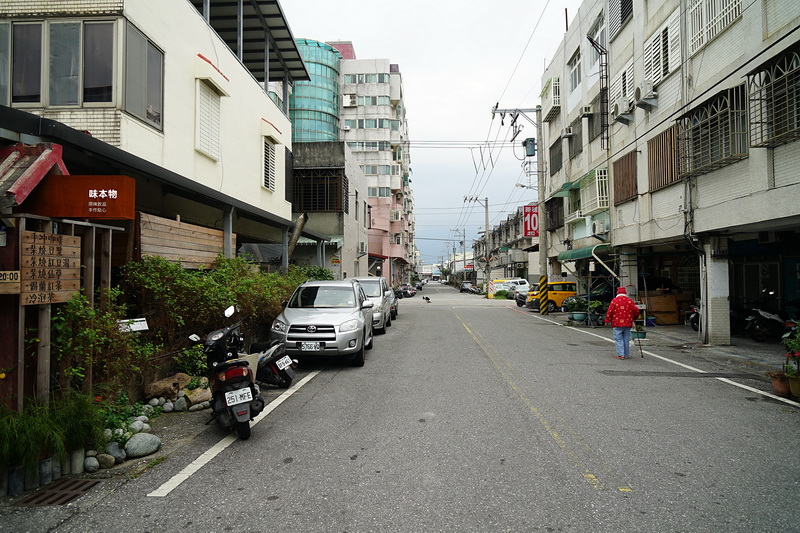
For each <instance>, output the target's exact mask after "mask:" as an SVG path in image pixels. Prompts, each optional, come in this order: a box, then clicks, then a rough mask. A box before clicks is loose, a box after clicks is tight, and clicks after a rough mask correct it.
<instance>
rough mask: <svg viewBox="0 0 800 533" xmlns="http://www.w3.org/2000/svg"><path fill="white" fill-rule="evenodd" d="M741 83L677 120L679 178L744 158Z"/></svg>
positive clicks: (744, 110) (745, 135)
mask: <svg viewBox="0 0 800 533" xmlns="http://www.w3.org/2000/svg"><path fill="white" fill-rule="evenodd" d="M749 146H750V142H749V133H748V129H747V102H746V95H745V90H744V85H739V86H738V87H734V88H732V89H727V90H724V91H722V92H721V93H719V94H717V95H716V96H714V97H713V98H711V100H709V101H708V102H706V103H704V104H702V105H700V106H698V107H697V108H695V109H693V110H692V111H690V112H689V113H687V114H686V115H684V116H683V117H682V118H680V119H679V120H678V163H679V170H678V172H679V174H680V177H690V176H698V175H700V174H705V173H707V172H711V171H712V170H715V169H718V168H722V167H724V166H727V165H730V164H732V163H735V162H736V161H739V160H741V159H744V158H746V157H747V156H748V151H749Z"/></svg>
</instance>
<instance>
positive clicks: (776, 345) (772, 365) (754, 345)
mask: <svg viewBox="0 0 800 533" xmlns="http://www.w3.org/2000/svg"><path fill="white" fill-rule="evenodd" d="M550 317H551V318H553V319H555V320H557V321H559V322H562V323H563V324H564V325H565V326H566V325H568V324H567V322H568V320H567V318H566V314H565V313H554V314H552V315H550ZM572 327H575V328H580V329H590V330H592V332H594V333H597V334H598V335H604V336H606V337H608V338H609V339H611V338H612V337H611V335H612V333H611V327H610V326H587V325H586V324H582V325H576V324H573V325H572ZM645 331H647V339H645V340H644V341H643V342H642V347H643V348H644V349H648V347H650V348H655V347H659V346H660V347H670V348H688V349H703V350H704V351H706V352H710V353H714V354H716V355H721V356H724V357H728V358H733V359H735V360H737V361H738V362H740V363H743V364H748V363H749V364H756V365H762V366H763V367H764V368H763V370H764V371H767V370H771V369H775V370H777V369H780V367H781V365H782V364H783V362H784V360H785V355H786V350H785V349H784V347H783V344H782V343H781V342H778V341H768V342H756V341H754V340H752V339H751V338H750V337H746V336H741V335H737V336H732V337H731V344H730V345H728V346H724V345H711V344H702V343H701V342H700V340H699V338H698V332H696V331H694V330H693V329H692V328H691V327H690V326H688V325H671V326H648V327H646V328H645Z"/></svg>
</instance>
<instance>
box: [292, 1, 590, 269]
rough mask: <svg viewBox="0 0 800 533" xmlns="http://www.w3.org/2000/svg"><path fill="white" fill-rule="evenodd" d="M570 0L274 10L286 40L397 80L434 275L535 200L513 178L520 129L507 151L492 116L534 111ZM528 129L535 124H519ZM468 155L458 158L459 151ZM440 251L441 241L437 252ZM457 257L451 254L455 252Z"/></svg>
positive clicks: (507, 134)
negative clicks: (327, 47)
mask: <svg viewBox="0 0 800 533" xmlns="http://www.w3.org/2000/svg"><path fill="white" fill-rule="evenodd" d="M579 5H580V1H579V0H533V1H530V0H529V1H522V2H520V1H510V0H494V1H491V2H487V1H486V0H459V1H456V0H425V1H423V0H395V1H392V2H386V1H382V0H366V1H365V0H360V1H355V0H336V1H331V0H281V6H282V7H283V10H284V13H285V15H286V18H287V19H288V21H289V25H290V27H291V29H292V33H293V34H294V37H295V38H308V39H314V40H317V41H323V42H324V41H339V40H341V41H352V42H353V46H354V47H355V52H356V56H357V57H358V58H359V59H371V58H376V59H384V58H385V59H389V60H390V61H391V62H392V63H396V64H398V65H399V66H400V72H401V73H402V76H403V86H404V90H405V92H404V96H405V103H406V117H407V119H408V123H409V137H410V140H411V147H410V153H411V168H412V172H413V173H412V176H411V180H412V188H413V190H414V198H415V205H416V208H415V214H416V230H417V231H416V237H417V248H419V250H420V252H421V259H422V260H423V261H424V263H425V264H431V263H439V262H440V260H441V258H442V256H443V255H446V253H447V252H446V247H447V246H449V247H450V249H451V250H452V246H453V245H454V243H455V242H456V241H460V240H461V237H456V232H455V231H454V230H458V234H459V235H460V234H461V232H462V230H466V238H467V239H466V242H467V249H468V250H471V247H472V241H473V240H474V239H476V238H477V237H478V230H482V229H483V227H484V209H483V208H482V207H481V206H480V205H479V204H478V203H474V202H472V203H469V202H468V203H465V202H464V197H465V196H466V197H475V196H477V197H479V198H480V199H481V202H482V201H483V198H485V197H488V198H489V225H490V226H494V225H497V224H499V223H500V222H502V221H503V220H505V218H506V217H507V216H508V215H509V214H510V213H512V212H513V211H515V209H516V207H517V206H519V205H524V204H525V203H528V202H530V201H533V200H535V199H536V191H534V190H530V189H522V188H518V187H516V186H515V184H516V183H523V184H525V185H527V184H529V183H532V184H533V185H535V184H536V178H535V176H531V177H530V178H528V177H527V176H526V175H525V173H524V172H523V169H522V167H521V161H520V160H521V159H522V157H523V155H524V154H523V150H522V146H521V141H522V140H523V139H525V138H528V137H535V128H534V127H533V125H532V124H530V123H529V122H528V121H526V120H524V119H522V118H521V119H519V121H518V123H520V124H522V125H523V126H524V129H523V130H522V132H521V133H520V134H519V136H518V137H517V139H516V141H515V143H513V147H512V145H511V144H510V143H505V144H504V145H503V144H501V143H498V144H495V141H510V139H511V135H512V132H511V127H510V120H509V119H508V118H506V119H505V121H504V123H505V125H504V126H501V124H500V116H499V115H497V116H495V118H494V119H492V112H491V110H492V107H494V105H495V104H497V103H499V108H500V109H514V108H519V109H526V108H534V107H536V105H537V104H538V103H539V92H540V90H541V77H542V73H543V71H544V67H545V65H546V64H548V63H549V62H550V60H551V58H552V57H553V53H554V51H555V50H556V48H557V46H558V45H559V43H560V42H561V40H562V39H563V37H564V33H565V19H566V17H565V9H566V10H567V12H568V18H569V20H570V21H571V20H572V18H573V17H574V16H575V14H576V11H577V8H578V6H579ZM530 117H531V119H533V118H534V116H533V114H532V113H531V114H530ZM468 146H469V147H468ZM446 241H450V244H449V245H448V244H447V243H446ZM456 246H457V247H458V251H459V252H460V251H461V245H460V244H456Z"/></svg>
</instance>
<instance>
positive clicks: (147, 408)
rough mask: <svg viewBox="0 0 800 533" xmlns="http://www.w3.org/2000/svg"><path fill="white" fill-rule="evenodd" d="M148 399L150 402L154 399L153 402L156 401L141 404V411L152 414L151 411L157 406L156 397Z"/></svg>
mask: <svg viewBox="0 0 800 533" xmlns="http://www.w3.org/2000/svg"><path fill="white" fill-rule="evenodd" d="M150 401H151V402H152V401H155V402H156V404H155V405H150V404H149V403H148V404H145V405H143V406H142V412H143V413H145V414H148V415H152V414H153V411H155V410H156V407H158V398H153V399H152V400H150Z"/></svg>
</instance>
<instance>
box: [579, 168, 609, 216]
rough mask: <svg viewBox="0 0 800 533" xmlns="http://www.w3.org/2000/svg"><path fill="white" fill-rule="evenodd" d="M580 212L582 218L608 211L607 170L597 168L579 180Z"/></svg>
mask: <svg viewBox="0 0 800 533" xmlns="http://www.w3.org/2000/svg"><path fill="white" fill-rule="evenodd" d="M579 192H580V195H581V211H582V213H583V216H589V215H594V214H596V213H600V212H601V211H605V210H607V209H608V169H607V168H597V169H594V170H592V171H590V172H589V173H588V174H586V175H585V176H584V177H583V178H581V180H580V190H579Z"/></svg>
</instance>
